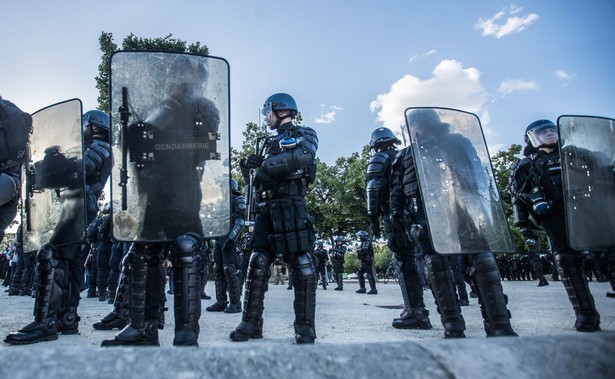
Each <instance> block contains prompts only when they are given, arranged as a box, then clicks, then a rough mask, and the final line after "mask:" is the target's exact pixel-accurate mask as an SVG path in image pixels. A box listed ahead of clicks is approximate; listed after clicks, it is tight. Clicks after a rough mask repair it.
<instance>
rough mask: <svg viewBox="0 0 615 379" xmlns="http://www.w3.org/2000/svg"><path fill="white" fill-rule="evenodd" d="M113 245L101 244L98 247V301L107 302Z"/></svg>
mask: <svg viewBox="0 0 615 379" xmlns="http://www.w3.org/2000/svg"><path fill="white" fill-rule="evenodd" d="M110 250H111V244H108V243H102V242H101V243H99V244H98V246H96V284H97V286H98V299H99V300H100V301H106V300H107V296H108V292H107V288H108V285H109V260H110Z"/></svg>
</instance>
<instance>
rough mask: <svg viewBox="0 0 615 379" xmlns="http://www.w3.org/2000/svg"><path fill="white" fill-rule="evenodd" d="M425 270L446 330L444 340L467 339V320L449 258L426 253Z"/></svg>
mask: <svg viewBox="0 0 615 379" xmlns="http://www.w3.org/2000/svg"><path fill="white" fill-rule="evenodd" d="M425 268H426V270H427V276H428V277H429V283H430V284H431V292H432V294H433V297H434V299H435V301H436V306H437V310H438V313H439V314H440V321H441V322H442V326H444V329H445V331H444V338H460V337H465V334H464V333H463V332H464V330H465V329H466V325H465V320H464V319H463V316H462V315H461V308H460V307H459V303H458V302H457V297H456V294H455V287H454V284H453V279H452V277H451V276H452V275H451V270H450V265H449V260H448V258H446V257H444V256H442V255H440V254H437V253H425Z"/></svg>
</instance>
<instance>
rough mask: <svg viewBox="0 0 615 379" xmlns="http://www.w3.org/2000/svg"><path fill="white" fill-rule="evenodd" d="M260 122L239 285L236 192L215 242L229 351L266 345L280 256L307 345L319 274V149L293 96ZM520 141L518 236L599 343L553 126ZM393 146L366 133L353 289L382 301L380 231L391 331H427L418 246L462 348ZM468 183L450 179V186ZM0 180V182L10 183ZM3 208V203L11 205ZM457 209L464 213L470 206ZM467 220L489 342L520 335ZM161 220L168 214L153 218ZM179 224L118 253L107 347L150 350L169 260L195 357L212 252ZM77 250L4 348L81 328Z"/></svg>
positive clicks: (442, 133)
mask: <svg viewBox="0 0 615 379" xmlns="http://www.w3.org/2000/svg"><path fill="white" fill-rule="evenodd" d="M171 95H172V94H171ZM177 96H178V97H181V96H179V95H177ZM174 100H176V101H179V102H180V103H181V102H182V101H191V100H190V99H182V98H178V99H174ZM262 113H263V116H264V119H265V123H266V124H267V125H268V127H269V129H270V130H272V131H275V132H276V133H277V135H276V136H274V137H271V138H270V139H269V140H268V144H267V146H266V148H265V149H264V150H263V151H257V152H256V153H255V154H251V155H249V156H248V157H247V158H246V159H243V160H242V161H241V162H240V168H241V171H242V175H243V176H244V179H245V182H246V183H250V184H251V186H252V188H253V190H254V191H255V192H256V193H257V194H258V202H257V205H258V207H257V208H258V209H257V210H256V217H255V220H254V223H253V225H252V226H253V230H252V232H251V238H250V240H249V248H247V249H246V250H248V251H250V252H251V253H250V255H249V259H246V260H245V266H247V267H246V268H245V271H244V272H245V274H243V275H240V274H238V272H242V270H240V266H241V263H240V262H239V261H238V256H237V254H236V251H237V250H238V247H237V244H238V243H239V242H238V241H239V240H238V238H239V237H240V235H241V232H242V229H243V228H244V227H245V223H244V219H245V215H246V211H247V210H246V202H245V199H244V198H243V196H242V195H241V192H240V191H239V189H238V187H237V183H236V182H235V181H232V182H231V183H232V184H231V192H232V200H231V202H232V207H231V208H232V210H233V217H232V220H233V222H232V223H231V230H230V231H229V232H228V234H226V235H224V236H222V237H220V238H219V239H218V240H217V241H215V243H214V244H213V249H214V252H213V256H214V267H215V269H214V280H215V283H216V302H215V303H214V304H213V305H212V306H211V307H210V308H212V309H211V310H212V311H224V312H227V313H235V312H242V320H241V322H240V323H239V325H238V326H237V328H236V329H235V330H233V331H232V332H231V333H230V336H229V337H230V339H231V340H232V341H248V340H250V339H259V338H262V337H263V325H264V322H263V321H264V320H263V309H264V297H265V292H266V290H267V282H268V279H269V275H270V272H269V267H270V264H271V263H272V262H274V261H275V260H276V259H278V258H279V257H281V258H282V259H283V260H284V261H285V262H286V263H287V265H288V266H289V267H290V271H291V275H290V276H291V278H292V287H293V289H294V303H293V309H294V312H295V319H294V330H295V340H296V342H297V343H298V344H304V343H308V344H309V343H314V341H315V339H316V327H315V308H316V284H317V282H318V280H317V273H318V272H319V271H320V272H322V271H321V269H320V268H319V267H318V266H317V264H316V262H315V254H314V245H315V240H316V238H315V237H316V234H317V232H316V221H315V220H314V219H313V218H312V217H311V216H310V215H309V214H308V213H307V210H306V201H305V196H306V194H307V191H308V187H309V185H310V184H312V183H313V182H314V180H315V177H316V160H315V159H316V152H317V149H318V137H317V134H316V132H315V131H314V130H313V129H311V128H308V127H305V126H300V125H297V124H296V123H294V122H293V120H294V119H295V117H296V116H297V114H298V107H297V104H296V102H295V100H294V99H293V97H292V96H290V95H288V94H285V93H277V94H274V95H272V96H270V97H269V98H268V99H267V100H266V101H265V103H264V105H263V109H262ZM410 117H411V118H412V122H413V123H414V124H416V125H418V126H419V131H420V132H419V133H418V134H417V136H418V137H417V138H420V139H421V141H422V143H423V144H424V145H425V146H429V147H430V148H432V149H436V150H437V149H442V146H445V147H446V149H447V153H440V156H441V157H444V158H443V162H442V163H441V164H442V165H444V166H446V165H447V164H448V165H452V162H450V161H447V159H450V160H453V159H460V157H461V155H462V154H461V153H463V152H467V151H468V150H470V149H472V147H471V146H468V140H467V139H465V138H463V136H461V135H459V134H452V133H450V130H449V125H448V124H446V123H444V122H442V121H440V119H439V116H438V114H437V113H436V112H435V111H434V110H432V109H418V110H415V111H414V112H413V113H412V114H411V116H410ZM83 127H84V136H85V140H84V155H83V159H84V160H86V161H87V162H86V164H85V165H84V167H85V168H86V172H85V173H83V175H85V177H86V178H87V179H86V182H87V183H88V190H89V192H88V193H86V195H87V196H89V197H91V201H93V202H94V203H96V200H97V199H98V198H99V197H100V195H101V192H102V188H103V187H104V185H105V183H106V181H107V179H108V177H109V174H110V167H111V164H112V157H111V150H110V146H109V132H110V127H109V117H108V115H107V114H106V113H104V112H101V111H90V112H87V113H86V114H85V115H84V117H83ZM525 136H526V138H527V148H526V154H525V155H526V156H525V157H524V158H523V159H521V160H520V161H519V162H517V164H516V165H515V166H514V167H513V171H512V176H511V184H510V186H511V192H512V194H513V207H514V214H515V224H516V225H517V226H519V227H520V228H521V231H522V233H523V234H524V235H525V236H526V237H527V238H528V239H529V238H531V239H536V230H538V229H539V228H542V229H543V230H544V231H545V232H546V233H547V236H548V238H549V242H550V245H551V249H552V250H553V254H554V256H555V263H556V265H557V268H558V271H559V276H560V279H561V281H562V283H563V284H564V288H565V290H566V292H567V293H568V297H569V299H570V302H571V304H572V306H573V308H574V310H575V314H576V320H575V329H576V330H578V331H584V332H592V331H598V330H600V315H599V314H598V312H597V310H596V308H595V305H594V301H593V297H592V295H591V293H590V291H589V288H588V286H587V281H586V280H585V278H584V277H583V276H582V272H583V271H582V269H581V260H580V254H579V252H578V251H575V250H574V249H572V248H571V247H570V246H569V245H568V242H567V239H566V225H565V214H564V210H563V205H562V204H561V203H562V199H561V197H557V196H551V195H552V194H553V193H558V192H557V191H555V190H557V189H559V193H561V186H562V184H561V180H559V179H560V177H559V175H560V168H559V157H558V142H559V141H558V139H557V126H556V125H555V124H553V123H552V122H550V121H548V120H539V121H537V122H534V123H532V124H531V125H530V126H528V128H527V130H526V131H525ZM399 144H401V141H400V140H399V139H398V138H397V137H396V136H395V135H394V133H393V132H392V131H391V130H389V129H387V128H378V129H376V130H375V131H374V132H373V133H372V136H371V141H370V147H371V148H372V149H373V150H374V154H373V156H372V158H371V160H370V161H369V164H368V167H367V172H366V190H367V206H368V212H367V213H368V215H369V220H370V225H371V228H370V229H371V233H368V232H360V233H358V234H357V236H358V237H359V238H360V240H361V241H360V245H359V248H358V254H359V258H360V260H361V270H360V273H359V280H360V286H361V289H362V290H363V291H366V289H365V280H366V279H367V281H368V282H369V284H370V286H371V288H370V292H371V293H376V289H375V278H374V277H373V275H372V274H371V273H372V272H373V267H372V265H373V258H372V257H373V250H372V246H371V241H372V235H373V236H375V237H377V238H378V237H380V236H381V226H384V233H385V237H386V240H387V245H388V247H389V249H390V250H391V251H392V252H393V253H394V254H395V256H396V258H397V260H398V262H399V263H400V265H401V274H400V277H399V284H400V288H401V294H402V298H403V300H404V309H403V311H402V313H401V314H400V317H399V318H395V319H394V320H393V322H392V325H393V327H395V328H400V329H430V328H432V325H431V320H430V317H429V316H430V315H429V312H428V311H427V309H426V308H425V304H424V299H423V287H422V284H421V281H420V278H419V272H418V270H417V263H416V256H415V254H414V252H415V251H416V249H417V247H418V248H420V250H421V251H422V252H423V254H424V258H425V266H426V273H427V276H428V280H429V283H430V287H431V292H432V295H433V297H434V300H435V302H436V305H437V310H438V313H439V316H440V322H441V323H442V325H443V327H444V337H445V338H463V337H465V334H464V331H465V328H466V326H465V320H464V317H463V315H462V313H461V308H460V306H459V299H458V298H457V296H456V292H455V286H454V282H453V279H452V276H451V270H450V259H449V257H448V256H447V255H442V254H439V253H437V252H436V251H435V250H434V248H433V244H432V242H431V236H432V234H431V233H430V225H429V223H428V222H427V217H426V210H425V206H426V205H425V204H423V200H422V199H424V196H421V193H420V191H421V187H420V185H419V182H418V176H419V174H418V170H417V165H416V162H415V161H414V156H413V154H412V151H411V148H410V147H407V148H404V149H401V150H397V145H399ZM451 152H453V153H459V155H458V156H456V155H455V154H453V153H451ZM52 153H53V152H52ZM534 167H544V170H536V169H531V168H534ZM451 171H452V170H451ZM542 172H546V173H548V174H547V176H540V177H538V178H536V180H535V182H536V183H539V184H540V185H543V186H544V187H545V188H544V191H543V192H542V193H543V194H544V195H545V196H546V197H547V201H548V202H547V204H548V206H549V209H548V210H545V209H542V208H540V206H541V205H540V204H537V203H536V199H535V197H532V194H528V193H526V192H524V191H531V189H530V190H528V189H526V187H525V186H523V185H522V183H525V182H527V181H528V180H529V179H528V178H529V177H531V176H532V175H542V174H541V173H542ZM464 174H465V173H455V172H452V173H451V175H453V176H454V175H460V176H461V175H464ZM2 175H3V177H4V175H8V174H6V173H2ZM453 179H455V178H453ZM10 180H11V183H15V182H14V181H13V180H12V179H10ZM455 180H457V181H458V182H460V183H462V185H467V188H472V187H473V183H472V181H473V180H477V178H476V177H472V176H471V175H467V176H465V177H463V178H461V177H459V178H456V179H455ZM0 184H2V182H0ZM554 189H555V190H554ZM15 195H16V196H17V194H15ZM549 196H551V197H549ZM6 204H8V202H5V205H6ZM456 206H457V207H459V208H463V207H464V206H465V205H464V204H457V205H456ZM3 207H4V205H3ZM462 210H464V209H462ZM466 210H467V209H466ZM109 211H110V212H113V211H112V210H109ZM466 213H468V214H464V212H459V214H461V215H463V216H460V218H459V219H458V220H456V223H455V224H454V225H456V228H457V231H458V233H459V235H463V236H467V235H472V236H473V238H472V239H469V241H470V243H471V244H473V247H474V249H476V247H477V246H478V249H479V250H481V249H482V250H481V251H480V252H478V253H472V254H464V255H463V256H462V258H463V260H464V263H465V266H466V267H468V280H469V281H470V282H471V284H472V288H475V289H476V291H477V295H478V299H479V304H480V310H481V314H482V317H483V321H484V329H485V333H486V335H487V336H517V333H516V332H515V331H514V330H513V328H512V326H511V322H510V319H511V314H510V312H509V311H508V309H507V301H508V299H507V296H506V295H505V294H504V292H503V288H502V285H501V275H500V271H499V269H498V265H497V262H496V260H495V257H494V254H493V252H492V251H490V250H489V247H488V244H487V243H486V241H484V237H483V236H481V235H480V234H479V233H476V230H474V229H473V228H475V227H476V225H477V223H478V222H479V220H474V219H472V215H470V214H469V211H468V212H466ZM13 216H14V214H13ZM157 217H164V216H160V215H159V214H158V215H157ZM463 217H466V218H463ZM94 218H95V212H94V213H90V214H88V220H89V221H90V222H91V221H93V220H94ZM179 221H182V220H167V222H171V223H173V222H178V223H180V224H182V225H181V226H180V228H184V229H185V230H183V232H181V233H180V234H178V235H177V236H176V237H175V238H174V239H173V241H171V242H168V243H132V244H129V245H128V246H126V249H125V251H123V258H122V264H121V271H120V273H119V278H118V279H117V283H118V285H117V289H116V293H115V294H114V295H115V297H114V309H113V311H112V312H111V313H110V314H109V315H107V316H106V317H105V318H103V319H102V320H101V321H100V322H99V323H97V324H95V328H98V329H110V328H113V327H120V326H121V327H122V329H121V330H120V332H119V333H118V334H117V335H116V336H115V337H114V338H113V339H111V340H106V341H103V346H117V345H158V329H159V328H160V327H161V323H163V321H161V320H163V317H164V306H163V305H162V299H163V298H164V276H165V273H164V269H163V265H162V263H163V261H164V260H165V259H166V257H167V255H169V254H170V261H171V262H172V267H173V269H172V273H173V275H172V276H173V279H172V282H173V287H174V304H175V307H174V316H175V338H174V340H173V344H174V345H176V346H197V345H198V336H199V318H200V315H201V306H200V304H201V301H200V299H201V296H202V294H203V291H202V283H203V279H202V277H201V274H202V271H203V269H202V267H203V266H202V258H201V255H200V254H201V251H202V250H203V247H204V246H206V244H207V242H206V239H204V238H203V236H202V231H200V230H198V228H196V229H195V228H192V229H191V227H190V225H189V223H188V224H187V223H181V222H179ZM184 221H185V220H184ZM146 222H147V219H146ZM197 224H198V223H197ZM192 226H194V225H192ZM199 226H200V224H199ZM177 230H179V229H177ZM466 241H467V240H466ZM242 249H243V247H242ZM344 249H345V247H344V246H343V243H342V241H341V239H339V240H336V245H335V247H334V248H333V250H332V254H331V258H332V259H333V264H334V272H335V273H336V282H337V286H338V287H337V288H339V289H340V290H341V289H342V288H343V282H342V275H341V274H342V272H343V255H344V252H345V251H342V250H344ZM80 251H81V250H80V249H79V248H78V245H77V244H70V245H63V246H62V247H58V246H56V245H55V244H54V241H53V240H50V241H49V243H47V244H44V245H43V246H41V248H40V249H39V251H38V252H37V253H36V272H37V282H36V301H35V306H34V308H35V309H34V321H33V322H31V323H30V324H28V325H26V326H25V327H24V328H22V329H20V330H18V331H16V332H14V333H11V334H9V335H8V336H6V338H5V342H6V343H9V344H30V343H37V342H42V341H51V340H55V339H57V338H58V335H60V334H75V333H78V330H79V329H78V328H79V321H80V317H79V315H78V311H77V310H78V305H79V298H80V296H79V293H80V289H81V288H82V282H81V281H82V280H83V273H82V270H83V265H82V256H81V253H80ZM611 256H613V254H611ZM613 259H615V258H613ZM336 262H337V263H336ZM612 266H613V261H611V267H612ZM613 271H615V270H613V269H611V271H610V273H611V275H613V274H612V273H613ZM106 275H107V274H106V273H99V275H98V277H101V278H102V279H101V280H102V281H103V282H104V281H105V276H106ZM113 281H115V279H113ZM107 282H108V279H107ZM242 286H243V288H244V290H245V294H244V297H243V306H242V305H241V304H240V297H241V296H240V291H241V288H242ZM99 291H101V293H103V294H104V295H105V296H109V295H110V294H109V293H105V292H104V291H106V289H99ZM227 294H228V296H227ZM118 320H119V321H118Z"/></svg>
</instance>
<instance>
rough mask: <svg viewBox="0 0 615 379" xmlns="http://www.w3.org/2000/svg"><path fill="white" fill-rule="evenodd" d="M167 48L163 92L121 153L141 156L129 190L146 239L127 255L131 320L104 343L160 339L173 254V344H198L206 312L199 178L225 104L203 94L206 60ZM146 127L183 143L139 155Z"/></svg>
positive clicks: (131, 128) (160, 138) (139, 236)
mask: <svg viewBox="0 0 615 379" xmlns="http://www.w3.org/2000/svg"><path fill="white" fill-rule="evenodd" d="M168 54H169V55H167V56H168V57H169V58H168V60H167V58H163V59H162V60H161V62H162V63H166V62H168V61H170V64H168V65H167V66H166V67H165V69H166V70H167V74H168V75H167V76H166V81H165V82H164V83H163V85H164V88H163V89H164V91H165V93H164V95H165V97H164V99H163V100H162V102H161V103H160V104H157V105H156V106H155V107H154V108H153V109H152V110H151V112H150V113H149V114H148V115H147V117H146V118H145V119H144V120H137V121H136V122H134V123H131V124H130V125H128V132H127V134H128V136H129V137H135V138H134V139H133V138H131V139H130V140H129V141H128V143H126V144H125V146H123V148H124V149H125V150H124V151H122V153H123V154H127V153H130V154H132V155H133V156H135V157H136V158H134V160H133V161H131V163H130V166H129V167H128V169H129V170H130V171H131V176H132V178H133V180H134V181H135V182H136V183H135V184H136V185H135V187H136V191H135V192H131V193H129V195H130V194H134V195H135V198H134V199H133V200H134V202H135V203H137V204H138V206H139V207H140V209H141V210H142V211H143V212H142V215H140V216H141V217H140V219H139V220H138V221H139V222H138V223H137V224H138V227H137V229H138V230H137V233H136V235H135V240H136V241H144V242H134V243H132V245H131V246H130V249H129V250H128V252H127V254H126V257H125V258H124V265H126V266H127V268H126V270H127V271H128V272H129V275H127V277H128V280H129V285H128V286H127V287H128V291H129V296H128V300H129V309H130V311H129V313H130V323H129V324H128V325H127V326H126V327H124V329H122V331H120V332H119V333H118V334H117V335H116V336H115V337H114V339H111V340H105V341H103V342H102V346H117V345H159V341H158V329H159V325H160V324H161V322H160V320H161V318H162V317H163V315H164V304H163V303H162V299H163V296H164V288H165V279H164V278H165V274H164V268H163V265H162V264H163V262H164V260H165V259H167V257H169V259H170V260H171V262H172V265H173V284H174V285H173V286H174V304H175V306H174V309H173V311H174V318H175V330H174V333H175V336H174V339H173V345H175V346H198V337H199V333H200V325H199V319H200V316H201V293H200V291H201V288H200V275H199V267H200V250H201V245H202V242H203V238H204V235H203V234H204V232H203V224H202V221H201V217H200V212H201V202H202V199H203V193H202V188H201V182H202V180H203V173H204V168H205V164H206V162H207V160H209V159H212V158H211V157H212V154H213V155H215V151H211V150H212V149H213V148H216V145H215V144H212V145H211V146H210V145H209V143H206V142H204V141H205V140H206V139H207V136H208V135H210V134H216V133H217V132H218V131H219V126H220V111H219V109H218V107H217V105H216V104H215V103H214V102H213V101H212V100H210V99H208V98H206V97H204V95H203V94H204V87H205V86H206V83H207V81H208V78H209V68H208V66H207V65H206V64H205V62H204V59H203V58H202V57H198V56H192V55H183V54H179V55H175V54H171V53H168ZM140 59H143V58H142V57H141V56H135V63H142V62H141V61H139V60H140ZM146 61H147V60H146ZM148 62H149V61H148ZM148 68H150V69H152V70H153V71H156V70H157V69H159V67H151V66H150V67H148ZM118 69H120V67H118ZM144 129H147V130H150V131H151V135H152V137H153V138H156V139H157V142H156V143H160V144H162V145H165V144H169V145H172V146H173V144H175V143H177V142H178V141H184V142H185V143H183V144H178V145H179V146H180V147H182V146H185V148H179V149H173V150H171V151H157V152H155V153H152V152H151V153H150V154H157V156H158V157H159V158H158V159H156V160H151V159H144V160H137V159H141V156H142V155H140V154H135V151H141V149H142V148H144V146H142V145H141V143H142V139H141V138H140V136H141V135H142V134H143V133H144V131H143V130H144ZM207 142H209V141H207ZM133 150H134V151H133ZM166 153H168V155H165V154H166ZM143 155H146V156H147V155H148V154H143ZM142 194H143V195H145V196H141V195H142ZM171 199H172V200H173V201H172V202H170V201H171ZM140 200H147V201H143V202H139V201H140ZM114 212H115V210H114ZM114 220H115V219H114ZM145 241H147V242H145ZM149 241H152V242H149Z"/></svg>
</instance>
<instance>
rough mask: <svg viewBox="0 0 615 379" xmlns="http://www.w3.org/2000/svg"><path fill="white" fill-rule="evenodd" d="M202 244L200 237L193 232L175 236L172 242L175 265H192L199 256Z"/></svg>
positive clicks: (172, 255)
mask: <svg viewBox="0 0 615 379" xmlns="http://www.w3.org/2000/svg"><path fill="white" fill-rule="evenodd" d="M200 246H201V240H200V238H199V237H198V236H197V235H195V234H192V233H186V234H182V235H180V236H177V237H175V239H174V240H173V243H172V244H171V260H172V261H173V267H177V268H179V267H187V266H190V265H192V264H193V263H194V262H195V260H196V259H197V258H198V256H199V249H200Z"/></svg>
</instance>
